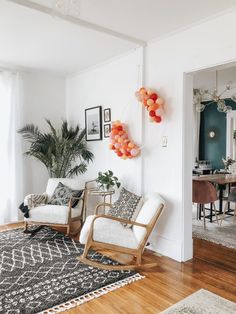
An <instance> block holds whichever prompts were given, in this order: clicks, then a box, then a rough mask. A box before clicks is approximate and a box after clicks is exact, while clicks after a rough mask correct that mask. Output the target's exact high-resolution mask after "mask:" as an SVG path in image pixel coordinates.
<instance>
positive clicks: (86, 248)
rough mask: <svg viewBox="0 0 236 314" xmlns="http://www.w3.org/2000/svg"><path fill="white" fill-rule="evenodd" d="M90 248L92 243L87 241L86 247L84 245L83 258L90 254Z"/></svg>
mask: <svg viewBox="0 0 236 314" xmlns="http://www.w3.org/2000/svg"><path fill="white" fill-rule="evenodd" d="M89 248H90V244H89V243H86V244H85V247H84V252H83V254H82V258H86V256H87V254H88V250H89Z"/></svg>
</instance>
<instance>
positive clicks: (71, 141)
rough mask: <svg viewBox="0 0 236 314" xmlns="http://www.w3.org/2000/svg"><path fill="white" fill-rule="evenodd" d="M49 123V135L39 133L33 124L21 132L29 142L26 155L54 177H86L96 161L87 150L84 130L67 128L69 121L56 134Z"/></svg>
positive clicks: (48, 121)
mask: <svg viewBox="0 0 236 314" xmlns="http://www.w3.org/2000/svg"><path fill="white" fill-rule="evenodd" d="M46 122H47V124H48V125H49V127H50V131H49V132H47V133H42V132H40V131H39V129H38V127H37V126H34V125H33V124H28V125H26V126H25V127H24V128H22V129H20V130H19V131H18V132H19V133H21V134H22V135H23V137H24V138H25V139H26V140H27V141H28V142H30V147H29V149H28V151H27V152H26V153H25V154H26V155H28V156H32V157H34V158H37V159H38V160H39V161H40V162H42V163H43V164H44V165H45V166H46V168H47V170H48V172H49V174H50V176H51V177H68V176H70V177H71V176H74V175H78V174H82V173H84V172H85V171H86V170H87V164H88V163H89V162H90V161H92V160H93V159H94V155H93V153H92V152H91V151H90V150H89V149H88V148H87V143H86V141H85V129H83V130H81V131H80V128H79V126H76V127H74V128H73V127H69V128H68V123H67V121H63V122H62V126H61V128H60V130H56V129H55V127H54V126H53V125H52V123H51V121H50V120H46ZM78 162H79V164H78Z"/></svg>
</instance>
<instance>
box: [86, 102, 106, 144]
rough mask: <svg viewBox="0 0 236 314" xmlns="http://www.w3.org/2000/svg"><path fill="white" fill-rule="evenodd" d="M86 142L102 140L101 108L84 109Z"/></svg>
mask: <svg viewBox="0 0 236 314" xmlns="http://www.w3.org/2000/svg"><path fill="white" fill-rule="evenodd" d="M85 128H86V141H99V140H101V139H102V107H101V106H97V107H92V108H88V109H85Z"/></svg>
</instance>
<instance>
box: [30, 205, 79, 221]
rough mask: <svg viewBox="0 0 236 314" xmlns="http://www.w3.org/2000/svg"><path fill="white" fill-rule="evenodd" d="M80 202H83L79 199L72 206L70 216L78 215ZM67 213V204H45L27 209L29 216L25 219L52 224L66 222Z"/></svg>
mask: <svg viewBox="0 0 236 314" xmlns="http://www.w3.org/2000/svg"><path fill="white" fill-rule="evenodd" d="M82 204H83V202H82V201H80V202H79V204H78V205H77V206H76V207H75V208H72V211H71V216H72V218H74V217H77V216H79V215H80V213H81V207H82ZM68 215H69V207H68V206H61V205H49V204H47V205H42V206H38V207H34V208H31V209H30V211H29V218H27V219H26V218H25V220H27V221H34V222H45V223H52V224H68Z"/></svg>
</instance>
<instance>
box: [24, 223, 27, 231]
mask: <svg viewBox="0 0 236 314" xmlns="http://www.w3.org/2000/svg"><path fill="white" fill-rule="evenodd" d="M27 231H28V222H27V221H25V227H24V232H25V233H26V232H27Z"/></svg>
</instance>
